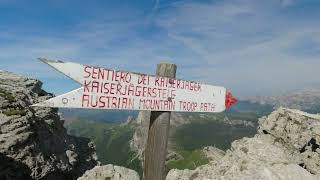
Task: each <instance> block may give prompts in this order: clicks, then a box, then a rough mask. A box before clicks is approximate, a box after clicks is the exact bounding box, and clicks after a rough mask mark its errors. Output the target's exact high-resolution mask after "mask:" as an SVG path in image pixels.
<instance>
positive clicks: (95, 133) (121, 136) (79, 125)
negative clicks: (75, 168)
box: [66, 120, 142, 173]
mask: <svg viewBox="0 0 320 180" xmlns="http://www.w3.org/2000/svg"><path fill="white" fill-rule="evenodd" d="M66 128H67V129H68V133H69V134H71V135H75V136H80V137H86V138H89V139H91V140H92V141H93V142H94V143H95V145H96V151H97V156H98V158H99V161H100V162H101V163H102V164H114V165H118V166H124V167H128V168H131V169H134V170H136V171H137V172H140V173H142V168H141V165H140V161H139V159H136V158H134V157H135V156H136V155H135V153H134V152H132V151H131V150H130V147H129V142H130V140H131V139H132V136H133V133H134V127H133V125H132V124H126V125H121V124H115V123H102V122H95V121H86V120H76V121H73V122H72V123H70V124H68V125H67V127H66Z"/></svg>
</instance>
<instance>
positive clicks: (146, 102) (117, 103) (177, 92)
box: [33, 59, 236, 112]
mask: <svg viewBox="0 0 320 180" xmlns="http://www.w3.org/2000/svg"><path fill="white" fill-rule="evenodd" d="M40 60H41V61H43V62H45V63H47V64H48V65H50V66H52V67H53V68H55V69H56V70H58V71H60V72H61V73H63V74H65V75H66V76H68V77H70V78H71V79H73V80H75V81H77V82H78V83H80V84H81V86H82V87H81V88H79V89H76V90H74V91H71V92H68V93H66V94H63V95H60V96H57V97H54V98H51V99H49V100H46V101H44V102H41V103H38V104H35V105H33V106H42V107H63V108H90V109H125V110H152V111H188V112H221V111H224V110H225V109H226V108H228V107H229V106H231V105H232V104H234V103H235V102H236V99H235V98H234V97H233V96H232V94H231V93H230V92H228V91H226V89H225V88H224V87H219V86H211V85H206V84H201V83H199V82H195V81H185V80H179V79H171V78H166V77H158V76H152V75H146V74H139V73H132V72H126V71H117V70H110V69H107V68H101V67H95V66H89V65H81V64H77V63H71V62H62V61H53V60H47V59H40Z"/></svg>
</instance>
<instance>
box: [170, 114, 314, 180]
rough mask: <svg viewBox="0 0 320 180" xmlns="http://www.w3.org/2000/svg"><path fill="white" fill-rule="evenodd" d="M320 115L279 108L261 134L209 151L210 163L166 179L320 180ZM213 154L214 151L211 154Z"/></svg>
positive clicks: (266, 120) (261, 125)
mask: <svg viewBox="0 0 320 180" xmlns="http://www.w3.org/2000/svg"><path fill="white" fill-rule="evenodd" d="M319 138H320V116H319V115H313V114H308V113H304V112H302V111H298V110H291V109H284V108H279V109H278V110H276V111H274V112H272V113H271V114H270V115H269V116H268V117H263V118H261V119H260V120H259V127H258V134H256V135H255V136H254V137H253V138H242V139H240V140H236V141H234V142H233V143H232V146H231V149H230V150H227V152H226V154H225V155H224V156H221V154H222V153H220V150H218V149H216V148H206V149H205V150H206V151H207V153H209V154H211V155H215V154H218V155H216V157H211V159H213V160H211V162H210V163H209V164H206V165H203V166H200V167H198V168H197V169H195V170H187V169H186V170H177V169H173V170H171V171H170V172H169V173H168V175H167V178H166V179H167V180H191V179H192V180H207V179H216V180H222V179H223V180H234V179H237V180H249V179H250V180H256V179H259V180H301V179H303V180H319V179H320V146H319V144H320V143H319V142H320V139H319ZM209 151H213V152H211V153H210V152H209Z"/></svg>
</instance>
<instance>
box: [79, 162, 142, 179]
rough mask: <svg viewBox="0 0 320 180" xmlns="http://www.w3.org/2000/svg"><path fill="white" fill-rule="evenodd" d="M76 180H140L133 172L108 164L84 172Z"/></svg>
mask: <svg viewBox="0 0 320 180" xmlns="http://www.w3.org/2000/svg"><path fill="white" fill-rule="evenodd" d="M78 180H140V177H139V175H138V173H137V172H136V171H134V170H131V169H127V168H124V167H119V166H114V165H111V164H109V165H105V166H96V167H95V168H93V169H91V170H88V171H86V172H85V174H84V175H83V176H82V177H80V178H78Z"/></svg>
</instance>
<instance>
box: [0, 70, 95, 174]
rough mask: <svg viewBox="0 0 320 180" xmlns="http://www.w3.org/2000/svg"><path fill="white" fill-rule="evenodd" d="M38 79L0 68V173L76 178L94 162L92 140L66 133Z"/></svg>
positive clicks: (49, 95) (92, 165)
mask: <svg viewBox="0 0 320 180" xmlns="http://www.w3.org/2000/svg"><path fill="white" fill-rule="evenodd" d="M41 86H42V83H41V82H40V81H38V80H35V79H30V78H25V77H22V76H19V75H16V74H13V73H9V72H5V71H0V161H1V163H0V179H5V180H10V179H76V178H77V177H79V176H81V175H82V174H83V173H84V172H85V171H86V170H88V169H91V168H93V167H94V166H95V165H97V164H98V162H97V157H96V154H95V147H94V145H93V144H92V143H91V142H90V141H89V140H88V139H85V138H78V137H73V136H69V135H68V134H67V133H66V129H65V128H64V127H63V121H60V117H59V115H58V113H57V109H54V108H38V107H31V106H30V105H32V104H34V103H38V102H40V101H43V100H46V99H48V98H51V97H53V95H52V94H48V93H47V92H45V91H44V90H42V89H41Z"/></svg>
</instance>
